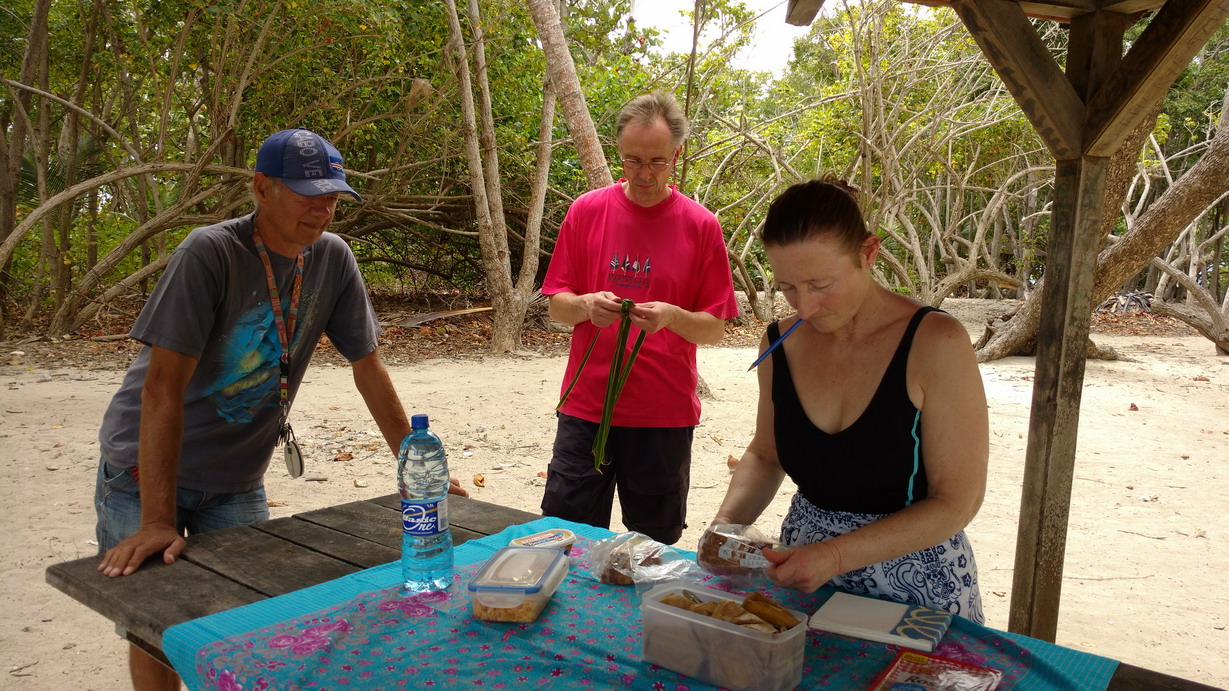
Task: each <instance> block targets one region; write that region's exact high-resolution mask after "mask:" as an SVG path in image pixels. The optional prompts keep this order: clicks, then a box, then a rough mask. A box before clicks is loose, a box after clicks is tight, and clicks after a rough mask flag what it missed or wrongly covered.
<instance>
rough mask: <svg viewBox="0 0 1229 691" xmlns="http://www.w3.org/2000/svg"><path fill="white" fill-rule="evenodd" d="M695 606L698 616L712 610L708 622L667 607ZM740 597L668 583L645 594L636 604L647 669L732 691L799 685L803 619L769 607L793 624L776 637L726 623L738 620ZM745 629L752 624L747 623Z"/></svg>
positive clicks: (774, 690) (765, 627)
mask: <svg viewBox="0 0 1229 691" xmlns="http://www.w3.org/2000/svg"><path fill="white" fill-rule="evenodd" d="M679 598H681V599H683V600H687V601H698V603H693V604H695V606H696V607H699V608H700V609H701V610H708V609H712V610H713V611H714V612H716V613H717V614H716V616H708V615H706V614H701V613H700V612H696V611H691V610H690V609H688V608H680V607H679V606H677V604H676V605H671V604H669V602H675V603H677V602H678V599H679ZM742 600H743V598H742V597H740V596H738V595H732V594H730V593H726V592H722V591H719V590H713V589H712V588H707V587H705V586H702V585H699V584H696V583H691V582H686V581H672V582H669V583H663V584H661V585H657V586H655V587H653V588H652V589H651V590H649V591H648V592H647V593H645V595H644V597H643V598H642V599H641V602H640V615H641V619H642V620H643V621H644V631H643V635H642V636H641V657H642V658H643V659H644V660H645V661H646V662H649V663H651V664H655V665H658V666H661V667H665V668H666V669H670V670H673V671H675V672H679V673H681V674H686V675H687V676H689V677H693V678H695V679H699V680H700V681H703V682H706V683H709V684H713V685H714V686H720V687H722V688H726V689H733V690H734V691H741V690H743V689H762V690H765V691H784V690H786V689H793V688H795V687H797V686H798V684H799V683H800V682H801V681H802V658H803V652H804V647H805V644H806V615H805V614H803V613H802V612H796V611H793V610H789V609H785V608H784V607H780V605H777V604H776V603H772V605H773V608H774V610H775V609H776V608H779V609H780V610H781V611H780V612H776V611H774V616H779V617H781V621H782V623H785V621H786V620H785V619H784V617H783V616H781V615H786V616H789V617H790V618H792V620H793V621H795V622H796V623H795V624H794V625H793V626H792V627H790V628H787V629H785V630H784V631H778V630H777V629H776V628H774V627H773V626H771V625H769V624H766V623H763V622H761V623H760V624H757V625H754V626H752V625H744V624H740V623H734V622H733V621H726V620H725V617H727V616H728V617H729V618H732V619H739V618H742V617H744V615H748V614H749V613H748V612H746V611H743V612H742V614H739V613H738V612H736V611H735V610H742V609H743V608H742V607H740V606H739V603H740V602H741V601H742ZM748 623H749V624H751V623H753V622H750V621H749V620H748Z"/></svg>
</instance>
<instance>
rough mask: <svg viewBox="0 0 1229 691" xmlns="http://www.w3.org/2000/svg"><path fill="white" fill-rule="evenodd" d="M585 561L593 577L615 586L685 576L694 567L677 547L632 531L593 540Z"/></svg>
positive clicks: (642, 583)
mask: <svg viewBox="0 0 1229 691" xmlns="http://www.w3.org/2000/svg"><path fill="white" fill-rule="evenodd" d="M588 562H589V573H590V575H591V576H592V577H593V578H594V580H597V581H600V582H602V583H613V584H615V585H636V586H642V585H649V584H652V583H659V582H662V581H668V580H673V579H677V578H684V577H687V576H689V575H692V574H693V573H694V572H695V570H696V567H695V565H694V564H692V563H691V561H690V560H689V559H687V558H686V557H684V556H683V555H682V554H681V553H680V552H679V551H678V550H676V549H674V548H673V547H670V546H668V545H665V544H662V543H660V542H658V541H656V540H654V539H653V538H651V537H649V536H648V535H645V534H644V533H638V532H634V531H633V532H627V533H619V534H618V535H614V536H611V537H608V538H604V539H602V540H597V541H595V542H594V543H593V544H592V545H590V547H589V552H588Z"/></svg>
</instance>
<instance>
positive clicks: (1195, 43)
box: [1083, 0, 1229, 156]
mask: <svg viewBox="0 0 1229 691" xmlns="http://www.w3.org/2000/svg"><path fill="white" fill-rule="evenodd" d="M1226 16H1229V0H1189V1H1187V2H1167V3H1165V5H1164V6H1162V7H1161V9H1160V11H1158V12H1157V14H1156V16H1155V17H1153V18H1152V21H1151V22H1150V23H1149V24H1148V28H1146V29H1144V32H1143V34H1141V35H1140V37H1139V38H1138V39H1137V40H1136V41H1135V43H1134V45H1132V46H1131V49H1130V51H1128V52H1127V54H1126V55H1125V56H1123V58H1122V60H1121V62H1119V63H1118V65H1117V68H1116V69H1115V70H1114V71H1113V72H1112V73H1111V74H1110V76H1109V78H1108V79H1107V80H1106V82H1105V83H1104V84H1103V85H1102V86H1101V88H1099V89H1097V91H1096V93H1095V94H1094V95H1093V96H1092V98H1091V99H1090V100H1089V103H1088V115H1087V119H1086V120H1085V127H1084V133H1085V136H1084V147H1083V151H1084V153H1085V154H1086V155H1089V156H1110V155H1112V154H1113V153H1114V151H1115V150H1116V149H1117V148H1118V146H1119V145H1120V144H1121V143H1122V140H1123V138H1124V137H1126V136H1127V134H1128V133H1129V132H1131V130H1133V129H1134V128H1135V126H1136V125H1137V124H1138V123H1139V121H1140V119H1142V118H1143V117H1144V116H1145V115H1146V114H1147V113H1148V112H1149V111H1150V110H1151V109H1152V108H1153V107H1154V106H1155V105H1156V103H1157V102H1158V101H1160V100H1161V99H1162V98H1164V96H1165V92H1166V91H1168V90H1169V87H1170V86H1172V85H1173V83H1174V80H1175V79H1177V78H1178V75H1180V74H1182V70H1184V69H1186V66H1187V65H1189V64H1190V62H1191V59H1192V58H1194V57H1195V55H1196V54H1197V53H1198V52H1199V51H1200V49H1202V48H1203V46H1204V44H1205V43H1207V41H1208V39H1209V38H1211V36H1212V34H1213V33H1214V32H1215V31H1216V29H1217V28H1219V27H1220V25H1221V24H1222V23H1223V22H1224V21H1225V17H1226Z"/></svg>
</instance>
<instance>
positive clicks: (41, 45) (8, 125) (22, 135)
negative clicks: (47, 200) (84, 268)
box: [0, 0, 51, 339]
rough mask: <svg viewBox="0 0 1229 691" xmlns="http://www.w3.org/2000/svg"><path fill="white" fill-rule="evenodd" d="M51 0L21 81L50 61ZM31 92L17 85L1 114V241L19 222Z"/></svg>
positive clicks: (39, 5)
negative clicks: (19, 190) (8, 106)
mask: <svg viewBox="0 0 1229 691" xmlns="http://www.w3.org/2000/svg"><path fill="white" fill-rule="evenodd" d="M50 11H51V0H36V2H35V3H34V11H33V14H32V17H31V20H30V35H29V39H28V40H27V41H26V54H25V58H24V60H23V61H22V65H21V82H22V83H23V84H35V83H37V82H39V81H40V80H39V72H40V70H45V66H46V64H47V42H48V35H47V15H48V13H49V12H50ZM31 98H32V97H31V95H30V93H29V92H27V91H24V90H20V89H13V90H12V98H11V100H10V101H9V102H10V103H12V108H13V112H11V113H10V112H5V113H2V114H0V243H3V242H5V241H6V240H8V239H9V236H10V235H11V234H12V233H13V230H14V229H15V227H16V225H17V179H18V174H19V173H20V172H21V158H22V155H24V154H25V152H26V137H27V136H28V134H29V128H30V122H29V120H28V119H27V115H28V114H29V112H30V101H31ZM10 260H11V257H4V258H3V259H0V339H2V338H4V335H5V321H6V320H5V311H4V305H5V302H6V299H5V298H6V297H7V296H8V286H9V281H10V276H9V266H10Z"/></svg>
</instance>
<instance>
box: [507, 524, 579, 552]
mask: <svg viewBox="0 0 1229 691" xmlns="http://www.w3.org/2000/svg"><path fill="white" fill-rule="evenodd" d="M575 543H576V533H573V532H572V531H570V530H568V529H567V528H551V529H550V530H543V531H542V532H540V533H534V534H533V535H525V536H523V537H514V538H512V539H511V540H510V541H509V542H508V544H512V545H519V546H521V547H556V548H558V549H561V550H563V553H564V554H569V555H570V554H571V553H572V545H573V544H575Z"/></svg>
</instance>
